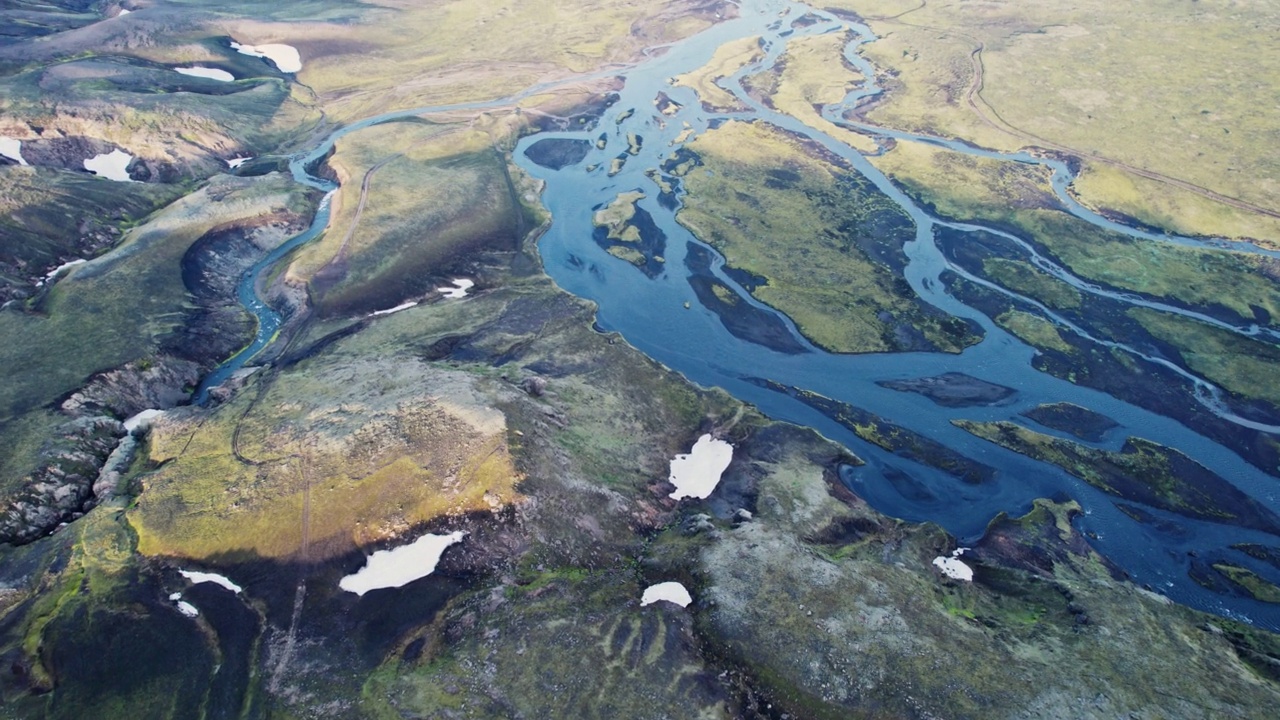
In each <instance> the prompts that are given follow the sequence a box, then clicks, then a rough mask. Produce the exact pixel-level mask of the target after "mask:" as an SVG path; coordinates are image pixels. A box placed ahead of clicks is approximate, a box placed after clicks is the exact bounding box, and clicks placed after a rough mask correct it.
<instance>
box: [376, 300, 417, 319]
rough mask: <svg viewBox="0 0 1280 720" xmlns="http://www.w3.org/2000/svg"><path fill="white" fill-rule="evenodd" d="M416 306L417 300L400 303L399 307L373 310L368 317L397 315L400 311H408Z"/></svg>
mask: <svg viewBox="0 0 1280 720" xmlns="http://www.w3.org/2000/svg"><path fill="white" fill-rule="evenodd" d="M417 304H418V301H417V300H410V301H409V302H406V303H400V304H399V305H397V306H395V307H393V308H387V309H386V310H374V311H373V312H371V313H369V315H370V317H378V316H379V315H390V314H392V313H398V312H400V311H401V310H408V309H409V308H411V307H415V306H416V305H417Z"/></svg>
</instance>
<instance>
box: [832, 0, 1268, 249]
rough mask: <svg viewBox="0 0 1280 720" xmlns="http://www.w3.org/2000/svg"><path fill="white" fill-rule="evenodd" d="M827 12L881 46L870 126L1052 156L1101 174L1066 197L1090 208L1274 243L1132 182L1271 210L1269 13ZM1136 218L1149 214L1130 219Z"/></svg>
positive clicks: (1118, 8)
mask: <svg viewBox="0 0 1280 720" xmlns="http://www.w3.org/2000/svg"><path fill="white" fill-rule="evenodd" d="M823 4H824V5H826V6H828V7H839V8H843V9H848V10H852V11H855V12H858V13H860V14H862V15H863V16H865V17H869V18H870V25H871V28H872V30H873V31H875V32H876V33H877V35H879V36H880V38H881V39H880V40H878V41H876V42H874V43H872V44H871V45H869V46H867V47H866V49H865V52H866V54H867V56H868V57H870V58H871V59H872V60H873V61H874V62H876V63H877V64H878V65H879V66H880V67H881V68H883V69H884V70H885V71H887V72H890V73H892V74H893V85H892V92H891V93H890V94H889V96H888V97H887V98H886V99H885V100H883V101H881V102H879V103H878V104H877V105H876V106H875V107H874V108H873V109H872V110H871V111H870V112H869V113H868V115H867V117H868V119H869V120H870V121H871V122H874V123H878V124H884V125H887V126H891V127H898V128H902V129H906V130H914V131H922V132H927V133H931V134H937V135H942V136H946V137H960V138H964V139H967V140H970V141H972V142H976V143H978V144H980V145H984V146H987V147H993V148H998V149H1003V150H1012V149H1017V148H1020V147H1024V146H1038V147H1044V148H1051V149H1062V150H1065V151H1067V152H1071V153H1073V154H1077V155H1080V156H1082V157H1085V158H1086V159H1088V160H1089V161H1090V167H1095V166H1105V167H1108V168H1110V170H1109V172H1108V173H1107V175H1108V177H1100V178H1097V179H1091V178H1089V176H1088V172H1089V171H1088V170H1086V175H1085V179H1084V181H1083V182H1082V183H1081V184H1080V185H1079V186H1078V187H1077V191H1078V192H1080V193H1081V194H1082V195H1083V198H1084V199H1085V201H1086V202H1089V203H1091V204H1094V205H1097V206H1101V207H1113V206H1115V207H1116V209H1118V210H1121V211H1125V212H1128V213H1129V214H1138V215H1139V216H1140V217H1142V219H1144V220H1147V221H1150V220H1157V219H1162V220H1164V221H1165V222H1162V223H1160V224H1162V225H1164V226H1166V227H1169V228H1170V229H1173V230H1177V231H1182V232H1191V233H1209V234H1212V233H1227V234H1230V235H1234V236H1243V237H1253V238H1260V239H1265V240H1268V241H1271V242H1276V241H1278V240H1280V236H1277V235H1276V232H1277V230H1278V229H1280V224H1278V223H1277V222H1276V220H1275V218H1272V217H1268V216H1265V215H1260V214H1258V213H1256V212H1251V211H1249V210H1247V209H1239V208H1233V207H1230V206H1226V205H1224V204H1223V203H1220V202H1214V201H1208V200H1203V199H1202V200H1200V201H1196V202H1182V199H1183V198H1186V197H1188V196H1191V195H1192V193H1190V192H1189V191H1188V190H1186V189H1183V188H1182V187H1179V186H1177V185H1174V186H1172V187H1171V185H1170V183H1169V182H1155V181H1152V180H1149V179H1147V178H1144V177H1140V176H1138V175H1135V174H1134V173H1133V172H1131V171H1130V170H1129V168H1137V169H1139V170H1142V171H1148V172H1151V173H1155V174H1156V175H1157V176H1164V177H1168V178H1173V179H1175V180H1177V181H1180V182H1182V183H1185V184H1186V186H1189V187H1200V188H1205V189H1207V190H1209V191H1212V192H1216V193H1219V194H1221V195H1223V196H1226V197H1229V198H1236V199H1239V200H1241V201H1244V202H1245V203H1251V204H1253V205H1256V206H1261V207H1263V208H1268V209H1270V210H1272V211H1275V210H1276V206H1275V200H1274V199H1275V197H1276V196H1277V193H1278V192H1280V188H1278V187H1277V186H1276V182H1277V181H1276V180H1275V178H1276V177H1277V172H1276V170H1277V166H1278V163H1280V155H1277V153H1276V150H1275V148H1276V147H1277V144H1276V143H1275V141H1274V124H1273V123H1271V122H1270V120H1269V115H1268V114H1267V113H1266V112H1263V111H1261V109H1260V107H1259V105H1258V103H1259V102H1260V98H1263V97H1271V96H1274V94H1275V91H1276V85H1275V82H1276V80H1275V79H1276V78H1280V68H1277V67H1276V66H1275V63H1276V62H1278V61H1277V59H1276V58H1275V57H1272V56H1270V55H1266V54H1263V55H1259V53H1258V52H1257V48H1260V47H1265V46H1267V44H1268V42H1269V40H1268V39H1267V36H1266V32H1267V31H1266V30H1265V28H1267V27H1270V26H1271V25H1273V24H1274V22H1275V20H1276V9H1275V8H1274V7H1273V6H1270V5H1267V4H1253V5H1248V6H1245V5H1238V4H1234V3H1230V2H1226V1H1225V0H1219V1H1213V2H1199V3H1188V4H1181V5H1176V6H1170V5H1168V4H1165V3H1159V2H1155V1H1154V0H1149V1H1146V2H1137V3H1125V4H1114V3H1106V2H1100V1H1094V2H1086V3H1077V4H1073V5H1063V4H1061V3H1053V2H1048V1H1047V0H1034V1H1032V2H1021V3H1014V4H1010V3H1006V4H989V5H984V6H982V7H981V8H974V7H972V6H971V3H965V2H955V1H943V2H929V3H927V4H925V5H919V4H917V5H916V6H914V7H908V6H907V4H906V3H898V2H889V3H886V2H881V1H879V0H826V2H824V3H823ZM1188 52H1191V53H1192V54H1191V55H1190V56H1189V55H1188V54H1187V53H1188ZM1210 57H1211V58H1213V61H1212V62H1199V61H1196V60H1195V59H1194V58H1210ZM978 72H981V73H982V75H981V78H980V83H977V85H975V83H976V82H977V81H978V76H977V73H978ZM1259 83H1261V84H1259ZM1186 88H1195V91H1194V92H1187V91H1186ZM975 90H976V92H974V91H975ZM1162 196H1166V197H1162ZM1143 207H1147V208H1150V209H1148V210H1147V211H1146V212H1145V213H1134V212H1132V211H1133V210H1135V209H1140V208H1143ZM1220 218H1221V219H1225V222H1223V223H1222V224H1218V220H1219V219H1220Z"/></svg>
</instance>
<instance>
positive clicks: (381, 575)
mask: <svg viewBox="0 0 1280 720" xmlns="http://www.w3.org/2000/svg"><path fill="white" fill-rule="evenodd" d="M465 535H466V533H464V532H462V531H461V530H459V531H457V532H452V533H449V534H448V535H431V534H427V535H423V536H422V537H420V538H418V539H417V540H415V541H413V542H412V543H410V544H408V545H402V546H400V547H398V548H394V549H391V550H379V551H377V552H375V553H374V554H372V555H370V556H369V558H368V560H366V561H365V565H364V567H362V568H360V570H358V571H357V572H355V573H354V574H352V575H348V576H346V577H344V578H342V580H340V581H339V582H338V587H340V588H342V589H343V590H346V591H347V592H353V593H355V594H357V595H364V594H365V593H367V592H369V591H370V590H379V589H381V588H397V587H402V586H404V585H408V584H409V583H411V582H413V581H414V580H418V579H419V578H424V577H426V576H428V575H430V574H431V573H433V572H435V569H436V564H437V563H439V562H440V556H441V555H443V554H444V551H445V549H447V548H448V547H449V546H450V545H453V544H454V543H458V542H462V538H463V537H464V536H465Z"/></svg>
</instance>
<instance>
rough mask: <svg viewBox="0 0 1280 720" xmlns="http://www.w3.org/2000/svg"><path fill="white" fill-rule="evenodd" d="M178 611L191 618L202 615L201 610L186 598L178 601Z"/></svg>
mask: <svg viewBox="0 0 1280 720" xmlns="http://www.w3.org/2000/svg"><path fill="white" fill-rule="evenodd" d="M178 612H180V613H182V614H183V615H186V616H187V617H189V618H193V617H198V616H199V615H200V611H199V610H197V609H196V606H195V605H192V604H191V603H189V602H187V601H186V600H179V601H178Z"/></svg>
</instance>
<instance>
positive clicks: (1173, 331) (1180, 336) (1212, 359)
mask: <svg viewBox="0 0 1280 720" xmlns="http://www.w3.org/2000/svg"><path fill="white" fill-rule="evenodd" d="M1223 294H1224V295H1231V293H1223ZM1128 314H1129V317H1132V318H1133V319H1135V320H1137V321H1138V322H1139V323H1141V324H1142V327H1143V328H1145V329H1146V330H1147V331H1148V332H1150V333H1151V334H1152V335H1154V336H1155V337H1157V338H1159V339H1160V340H1161V341H1163V342H1166V343H1169V344H1170V345H1172V346H1174V347H1175V348H1177V349H1178V352H1179V353H1180V354H1181V356H1182V361H1183V363H1184V364H1185V365H1186V366H1187V367H1188V368H1190V369H1191V370H1192V371H1193V372H1196V373H1199V374H1201V375H1203V376H1204V377H1205V379H1207V380H1209V381H1210V382H1212V383H1215V384H1217V385H1219V386H1221V387H1222V388H1224V389H1225V390H1227V391H1229V392H1232V393H1235V394H1237V395H1240V396H1242V397H1245V398H1250V399H1258V400H1265V401H1267V402H1269V403H1272V404H1273V405H1276V406H1280V386H1277V384H1276V383H1275V382H1274V378H1275V376H1276V372H1277V371H1278V370H1280V347H1277V346H1275V345H1272V344H1270V343H1265V342H1261V341H1258V340H1254V339H1251V338H1246V337H1242V336H1240V335H1238V334H1236V333H1233V332H1230V331H1227V330H1221V329H1219V328H1215V327H1212V326H1209V325H1206V324H1204V323H1201V322H1197V321H1195V320H1191V319H1188V318H1184V317H1180V316H1178V315H1173V314H1171V313H1164V312H1159V311H1157V310H1149V309H1147V308H1132V309H1130V310H1129V312H1128Z"/></svg>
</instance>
